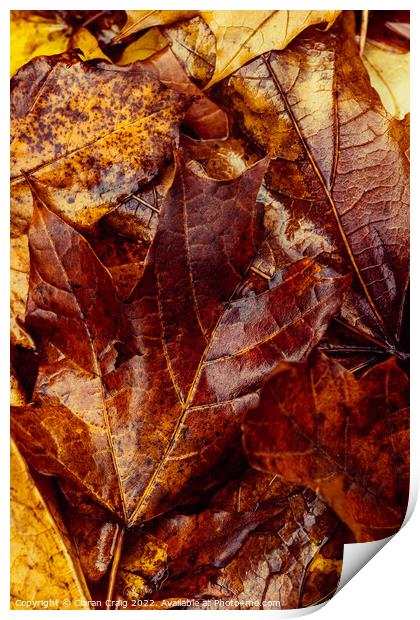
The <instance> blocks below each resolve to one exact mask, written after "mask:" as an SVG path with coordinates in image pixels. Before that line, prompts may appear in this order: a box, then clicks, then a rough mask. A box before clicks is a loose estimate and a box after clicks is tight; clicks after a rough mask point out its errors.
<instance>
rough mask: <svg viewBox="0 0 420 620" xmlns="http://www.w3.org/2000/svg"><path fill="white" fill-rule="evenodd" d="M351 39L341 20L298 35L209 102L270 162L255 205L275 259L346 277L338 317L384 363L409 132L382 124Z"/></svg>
mask: <svg viewBox="0 0 420 620" xmlns="http://www.w3.org/2000/svg"><path fill="white" fill-rule="evenodd" d="M354 39H355V37H354V24H353V17H352V14H351V13H350V12H348V14H346V15H345V16H344V20H339V21H338V23H337V25H336V26H335V27H334V28H333V29H332V30H331V31H329V32H327V33H325V34H324V35H323V37H322V38H320V37H319V35H318V33H317V32H316V31H313V32H312V34H310V35H305V34H303V35H301V36H300V37H299V38H298V39H296V41H294V42H293V43H292V44H291V45H290V46H289V47H288V48H287V49H286V50H284V51H282V52H272V53H269V54H266V55H264V56H261V57H260V58H258V59H257V60H255V61H253V62H252V63H250V64H248V65H247V66H246V67H243V68H242V69H241V70H239V71H237V72H236V73H235V74H234V75H232V76H231V77H230V78H229V80H226V81H225V82H224V83H223V85H222V87H221V88H220V91H219V96H220V97H221V101H223V104H224V105H225V106H226V107H229V109H231V110H232V111H233V112H234V114H235V117H236V120H237V121H238V122H239V124H240V125H241V127H242V129H243V130H244V132H245V133H246V134H247V135H248V136H249V137H251V138H252V139H253V140H254V141H255V142H256V143H257V144H258V145H259V146H260V147H262V148H263V149H264V150H265V151H266V152H268V153H270V155H271V156H272V157H275V158H277V159H276V160H275V161H274V162H273V163H272V165H271V166H270V170H269V173H268V175H267V185H268V188H269V190H271V194H268V195H266V197H265V202H266V209H267V212H269V213H270V214H271V217H272V219H271V222H270V227H269V231H270V233H271V239H270V241H271V242H272V243H274V244H275V245H276V246H277V255H278V254H279V250H281V252H282V253H283V257H284V263H286V264H287V263H289V262H290V261H291V260H296V259H297V258H298V257H301V256H318V255H319V254H321V253H326V254H327V255H329V256H330V261H334V262H335V263H337V262H341V263H344V264H347V265H348V266H349V267H350V268H352V270H353V272H354V279H353V288H352V290H351V292H350V293H349V294H348V295H347V298H346V300H345V302H344V304H343V307H342V309H341V314H342V316H343V317H344V319H345V320H346V321H347V322H348V323H349V324H350V325H352V326H353V327H354V328H355V329H357V330H359V331H361V332H363V333H367V334H368V335H370V336H374V337H375V338H376V339H377V340H379V341H381V342H382V346H384V347H385V348H386V349H387V350H388V351H390V352H394V351H395V348H396V347H398V341H399V339H400V330H401V317H402V309H403V305H404V299H405V295H406V290H407V283H408V225H409V218H408V183H409V177H408V159H407V149H408V123H407V122H398V121H396V120H395V119H392V118H390V117H389V116H387V114H386V112H385V110H384V108H383V107H382V105H381V103H380V100H379V97H378V95H377V93H376V92H375V91H374V90H373V88H372V87H371V85H370V82H369V76H368V74H367V72H366V70H365V69H364V67H363V65H362V61H361V59H360V58H359V56H358V49H357V46H356V43H355V40H354Z"/></svg>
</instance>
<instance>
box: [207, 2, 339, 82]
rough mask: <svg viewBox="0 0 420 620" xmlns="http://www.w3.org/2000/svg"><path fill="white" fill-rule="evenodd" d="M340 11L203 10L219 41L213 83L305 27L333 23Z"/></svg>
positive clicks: (281, 46) (277, 47)
mask: <svg viewBox="0 0 420 620" xmlns="http://www.w3.org/2000/svg"><path fill="white" fill-rule="evenodd" d="M339 13H340V11H204V12H202V13H201V15H202V17H203V19H205V21H206V22H207V24H208V25H209V27H210V28H211V30H212V31H213V33H214V35H215V37H216V41H217V49H216V67H215V69H214V73H213V77H212V79H211V80H210V82H209V83H208V84H207V87H210V86H212V85H213V84H215V83H216V82H219V81H220V80H222V79H223V78H225V77H227V76H228V75H230V74H231V73H233V72H234V71H236V70H237V69H239V68H240V67H242V66H243V65H244V64H246V63H247V62H249V61H250V60H252V59H253V58H256V57H257V56H260V55H261V54H264V53H265V52H269V51H270V50H282V49H284V48H285V47H286V46H287V45H288V44H289V43H290V42H291V41H292V40H293V39H294V38H295V37H296V36H297V35H298V34H300V33H301V32H302V31H303V30H305V28H308V27H309V26H313V25H315V24H321V23H326V24H327V25H328V27H330V26H332V24H333V23H334V21H335V19H336V18H337V16H338V15H339Z"/></svg>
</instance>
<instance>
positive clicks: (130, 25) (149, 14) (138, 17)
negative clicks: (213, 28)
mask: <svg viewBox="0 0 420 620" xmlns="http://www.w3.org/2000/svg"><path fill="white" fill-rule="evenodd" d="M197 13H198V11H156V10H154V11H126V14H127V21H126V23H125V26H124V28H123V29H122V30H121V32H120V33H119V35H118V36H117V37H116V38H115V41H120V40H121V39H123V38H125V37H128V36H129V35H131V34H134V33H136V32H140V31H141V30H145V29H146V28H151V27H152V26H161V25H162V24H171V23H172V22H176V21H179V20H181V19H188V18H189V17H194V15H196V14H197Z"/></svg>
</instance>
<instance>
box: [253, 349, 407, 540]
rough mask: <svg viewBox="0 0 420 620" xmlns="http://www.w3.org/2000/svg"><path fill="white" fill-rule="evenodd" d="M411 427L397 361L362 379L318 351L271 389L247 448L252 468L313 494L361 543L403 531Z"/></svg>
mask: <svg viewBox="0 0 420 620" xmlns="http://www.w3.org/2000/svg"><path fill="white" fill-rule="evenodd" d="M408 428H409V418H408V381H407V377H406V376H405V374H404V372H403V371H402V370H401V369H400V368H399V367H398V366H397V364H396V361H395V359H393V358H390V359H388V360H387V361H386V362H383V363H382V364H378V365H376V366H375V367H373V368H371V369H370V370H369V371H367V372H366V373H365V374H364V375H363V376H362V377H361V378H360V379H359V380H357V379H356V378H355V377H354V375H353V374H352V373H351V372H349V371H347V370H345V369H344V368H343V367H342V366H341V365H340V364H338V363H337V362H334V361H331V360H328V359H327V358H326V357H325V356H324V355H322V354H320V353H317V354H316V355H314V356H313V358H312V360H311V362H310V363H308V364H307V365H306V366H301V365H296V366H294V367H285V368H284V369H283V370H280V372H279V374H278V375H276V376H275V377H274V378H273V379H272V381H271V382H270V383H269V384H268V385H267V386H266V389H265V391H264V394H263V397H262V402H261V408H260V409H259V410H258V411H255V412H251V413H250V414H249V416H248V418H247V421H246V424H245V449H246V451H247V453H248V455H249V458H250V461H251V463H252V464H253V465H254V466H256V467H258V468H260V469H263V470H265V471H271V472H273V473H277V474H280V475H281V476H282V477H283V478H284V479H286V480H291V481H293V482H295V483H297V484H303V485H305V486H309V487H311V488H312V489H316V490H317V492H318V493H320V494H321V495H322V496H323V497H324V499H325V500H326V501H327V503H328V504H329V505H330V506H331V507H332V508H333V509H334V510H335V512H336V513H337V514H338V515H339V516H340V517H341V519H342V520H343V521H344V522H345V523H346V524H347V525H348V526H349V527H350V529H351V530H352V531H353V533H354V535H355V537H356V539H357V540H358V541H359V542H363V541H367V540H377V539H380V538H383V537H385V536H389V535H390V534H392V533H394V532H396V531H397V530H398V529H399V528H400V527H401V524H402V521H403V519H404V515H405V510H406V506H407V500H408V483H409V462H408V454H409V438H408Z"/></svg>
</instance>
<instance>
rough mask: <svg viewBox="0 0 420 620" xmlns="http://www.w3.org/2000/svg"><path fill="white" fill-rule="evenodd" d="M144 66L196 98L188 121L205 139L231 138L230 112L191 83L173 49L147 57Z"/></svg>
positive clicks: (172, 86)
mask: <svg viewBox="0 0 420 620" xmlns="http://www.w3.org/2000/svg"><path fill="white" fill-rule="evenodd" d="M142 67H143V68H144V69H145V70H147V71H150V72H151V73H154V74H155V75H156V76H157V77H158V78H159V80H160V81H161V82H162V84H165V86H168V88H171V89H172V90H175V91H178V92H180V93H185V94H186V95H190V96H194V97H195V98H196V101H195V102H194V103H193V104H192V105H191V106H190V108H189V109H188V111H187V114H186V116H185V122H186V123H187V125H189V127H191V129H193V130H194V131H195V132H196V133H197V134H198V136H200V137H201V138H203V139H204V140H209V139H214V140H223V138H227V136H228V133H229V124H228V119H227V116H226V113H225V112H224V111H223V110H222V109H221V108H219V106H217V105H216V104H215V103H214V102H213V101H211V100H210V99H209V98H208V97H206V96H205V95H203V93H202V92H201V90H200V89H199V88H197V86H195V85H194V84H193V83H192V82H191V80H190V79H189V78H188V76H187V74H186V73H185V71H184V69H183V68H182V65H181V64H180V63H179V61H178V60H177V58H176V56H175V55H174V54H173V52H172V50H171V49H170V48H165V49H163V50H162V51H160V52H157V54H153V56H151V57H150V58H148V59H147V60H143V61H142Z"/></svg>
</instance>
